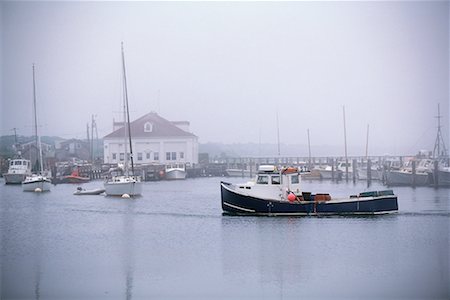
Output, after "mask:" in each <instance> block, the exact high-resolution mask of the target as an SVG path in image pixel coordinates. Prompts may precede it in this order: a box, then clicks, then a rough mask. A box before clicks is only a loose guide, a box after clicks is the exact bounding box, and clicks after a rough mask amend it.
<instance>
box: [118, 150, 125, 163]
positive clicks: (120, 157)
mask: <svg viewBox="0 0 450 300" xmlns="http://www.w3.org/2000/svg"><path fill="white" fill-rule="evenodd" d="M119 159H120V161H123V160H124V159H125V154H124V153H123V152H122V153H120V154H119Z"/></svg>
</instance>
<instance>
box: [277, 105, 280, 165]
mask: <svg viewBox="0 0 450 300" xmlns="http://www.w3.org/2000/svg"><path fill="white" fill-rule="evenodd" d="M277 142H278V157H280V155H281V154H280V153H281V151H280V125H279V123H278V110H277Z"/></svg>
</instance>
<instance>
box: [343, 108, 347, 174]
mask: <svg viewBox="0 0 450 300" xmlns="http://www.w3.org/2000/svg"><path fill="white" fill-rule="evenodd" d="M342 112H343V116H344V145H345V180H347V181H348V156H347V129H346V127H345V106H342Z"/></svg>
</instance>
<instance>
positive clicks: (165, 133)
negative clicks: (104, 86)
mask: <svg viewBox="0 0 450 300" xmlns="http://www.w3.org/2000/svg"><path fill="white" fill-rule="evenodd" d="M146 123H150V124H151V125H152V130H151V131H145V130H144V128H145V124H146ZM130 130H131V137H133V138H155V137H158V138H160V137H195V136H196V135H195V134H193V133H190V132H187V131H184V130H182V129H180V128H178V127H177V126H175V125H174V124H173V123H172V122H170V121H168V120H166V119H164V118H162V117H160V116H159V115H158V114H157V113H155V112H150V113H148V114H146V115H144V116H142V117H140V118H139V119H137V120H135V121H133V122H131V123H130ZM124 136H125V133H124V127H121V128H119V129H117V130H115V131H113V132H112V133H110V134H108V135H106V136H105V137H104V138H105V139H107V138H122V137H124Z"/></svg>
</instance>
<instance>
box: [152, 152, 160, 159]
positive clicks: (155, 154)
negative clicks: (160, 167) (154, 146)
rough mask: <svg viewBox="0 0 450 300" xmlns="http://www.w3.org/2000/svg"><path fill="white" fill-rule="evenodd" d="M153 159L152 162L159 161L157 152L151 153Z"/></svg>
mask: <svg viewBox="0 0 450 300" xmlns="http://www.w3.org/2000/svg"><path fill="white" fill-rule="evenodd" d="M153 159H154V160H159V152H154V153H153Z"/></svg>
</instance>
